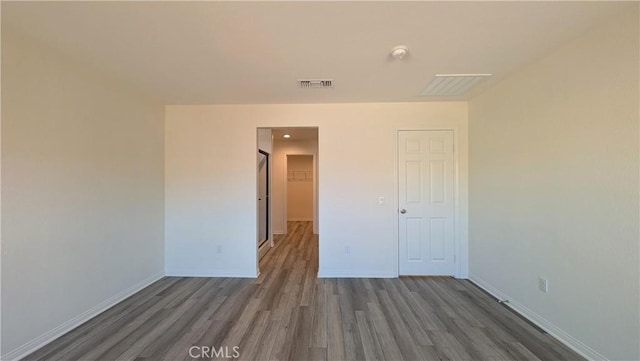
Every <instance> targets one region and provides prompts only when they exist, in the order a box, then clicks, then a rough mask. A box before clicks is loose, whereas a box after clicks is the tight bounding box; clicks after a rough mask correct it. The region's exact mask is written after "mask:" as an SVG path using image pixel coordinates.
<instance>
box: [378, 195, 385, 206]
mask: <svg viewBox="0 0 640 361" xmlns="http://www.w3.org/2000/svg"><path fill="white" fill-rule="evenodd" d="M378 205H380V206H381V205H384V197H380V198H378Z"/></svg>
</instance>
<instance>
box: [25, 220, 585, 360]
mask: <svg viewBox="0 0 640 361" xmlns="http://www.w3.org/2000/svg"><path fill="white" fill-rule="evenodd" d="M288 226H289V230H288V233H287V235H285V236H278V237H276V239H275V242H276V245H275V247H274V248H273V249H271V250H270V251H269V252H268V253H267V255H265V256H264V258H263V260H262V261H261V263H260V268H261V270H262V273H261V275H260V276H259V277H258V278H257V279H239V278H178V277H165V278H163V279H162V280H160V281H158V282H156V283H154V284H153V285H151V286H149V287H147V288H146V289H144V290H142V291H141V292H139V293H137V294H135V295H134V296H132V297H130V298H129V299H127V300H125V301H123V302H122V303H120V304H118V305H116V306H115V307H113V308H111V309H109V310H108V311H106V312H104V313H102V314H100V315H99V316H97V317H95V318H94V319H92V320H90V321H89V322H87V323H85V324H84V325H82V326H80V327H78V328H77V329H75V330H73V331H72V332H70V333H68V334H66V335H64V336H63V337H61V338H59V339H58V340H56V341H54V342H53V343H51V344H49V345H47V346H45V347H44V348H42V349H41V350H39V351H37V352H35V353H34V354H32V355H30V356H28V357H27V358H25V360H42V361H44V360H47V361H49V360H116V359H118V360H161V359H162V360H172V361H173V360H191V359H209V358H211V357H208V355H209V353H207V354H206V355H205V353H204V351H206V350H208V349H205V347H208V348H215V349H216V350H217V351H220V350H223V351H224V352H225V353H226V354H225V353H222V351H220V352H221V353H220V354H218V355H219V356H220V355H222V357H223V358H224V356H225V355H227V356H233V352H234V347H235V346H237V347H238V349H237V350H238V351H239V358H240V359H241V360H365V359H366V360H579V359H581V358H580V357H579V356H578V355H576V354H575V353H573V352H572V351H570V350H569V349H567V348H566V347H565V346H563V345H561V344H560V343H558V342H557V341H556V340H554V339H553V338H552V337H551V336H549V335H547V334H546V333H544V332H541V331H540V330H538V329H537V328H535V327H533V326H531V325H530V324H529V323H527V322H526V321H523V320H522V319H521V318H519V317H518V316H516V315H515V314H513V313H512V312H510V311H508V310H507V309H506V308H505V307H503V306H501V305H499V304H498V303H497V302H496V301H495V300H494V299H492V298H490V297H488V296H487V295H486V294H485V293H483V292H482V291H480V290H479V289H478V288H477V287H475V286H474V285H472V284H471V283H470V282H468V281H464V280H455V279H452V278H442V277H433V278H432V277H402V278H399V279H317V278H316V275H317V269H318V236H317V235H313V233H312V231H311V222H289V225H288ZM194 346H195V348H194ZM221 348H222V349H221ZM190 353H191V354H190ZM203 356H207V357H203Z"/></svg>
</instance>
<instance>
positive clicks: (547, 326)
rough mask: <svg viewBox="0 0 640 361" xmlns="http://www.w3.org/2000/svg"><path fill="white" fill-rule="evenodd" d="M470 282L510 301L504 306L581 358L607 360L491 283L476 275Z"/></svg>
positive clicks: (471, 277) (499, 297) (470, 278)
mask: <svg viewBox="0 0 640 361" xmlns="http://www.w3.org/2000/svg"><path fill="white" fill-rule="evenodd" d="M469 280H470V281H471V282H473V283H474V284H476V285H477V286H478V287H480V288H482V289H483V290H485V291H487V292H488V293H489V294H491V295H492V296H494V297H496V298H497V299H499V300H509V302H508V303H504V305H506V306H507V307H509V308H511V309H513V310H514V311H516V312H517V313H519V314H520V315H522V316H523V317H525V318H526V319H528V320H529V321H531V322H533V323H534V324H535V325H536V326H538V327H540V328H541V329H543V330H545V331H546V332H547V333H548V334H550V335H551V336H553V337H555V338H556V339H557V340H558V341H560V342H562V343H563V344H565V345H566V346H567V347H569V348H570V349H572V350H573V351H575V352H577V353H578V354H579V355H580V356H582V357H584V358H586V359H587V360H607V358H606V357H605V356H604V355H602V354H600V353H599V352H597V351H596V350H594V349H592V348H591V347H589V346H588V345H586V344H585V343H583V342H582V341H580V340H578V339H576V338H575V337H573V336H571V335H570V334H569V333H567V332H566V331H564V330H563V329H561V328H560V327H558V326H556V325H555V324H553V322H551V321H549V320H547V319H545V318H544V317H542V316H540V315H539V314H537V313H535V312H534V311H533V310H531V309H529V308H528V307H527V306H525V305H523V304H521V303H519V302H518V301H516V300H514V299H513V298H511V297H509V295H507V294H506V293H504V292H502V291H500V290H499V289H497V288H496V287H494V286H492V285H491V284H490V283H488V282H486V281H485V280H483V279H482V278H480V277H477V276H475V275H469Z"/></svg>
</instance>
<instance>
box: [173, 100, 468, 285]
mask: <svg viewBox="0 0 640 361" xmlns="http://www.w3.org/2000/svg"><path fill="white" fill-rule="evenodd" d="M304 126H317V127H319V144H318V149H319V154H318V163H319V164H318V174H319V194H320V196H319V220H320V229H319V231H320V270H319V274H320V276H321V277H329V276H334V277H338V276H354V277H358V276H360V277H392V276H395V275H396V274H397V255H396V249H397V243H396V242H397V240H396V230H395V228H396V225H395V222H396V219H397V209H396V204H395V198H396V195H395V192H396V182H397V181H396V175H395V174H396V171H395V169H396V164H395V163H396V159H395V154H396V131H397V129H400V128H404V129H418V128H455V129H456V134H457V135H458V141H459V148H458V151H459V154H460V164H459V173H460V190H461V191H460V207H459V208H460V213H459V215H460V224H461V232H460V234H459V235H458V236H459V239H460V243H461V244H463V245H466V241H465V240H466V224H467V218H466V214H467V213H466V212H467V201H466V199H467V192H466V189H467V186H466V179H467V171H466V170H467V163H466V162H467V150H466V144H467V135H466V129H467V106H466V104H465V103H457V102H449V103H444V102H443V103H368V104H299V105H219V106H217V105H206V106H187V105H185V106H178V105H175V106H167V107H166V145H165V149H166V157H165V162H166V163H165V174H166V176H165V185H166V186H165V202H166V207H165V214H166V222H165V227H166V257H167V258H166V271H167V274H169V275H172V274H173V275H216V276H222V275H234V276H245V277H254V276H255V275H256V272H257V270H256V262H255V257H256V249H255V232H256V229H255V224H256V212H255V194H256V192H255V189H256V185H255V181H256V167H255V144H256V128H258V127H304ZM212 139H215V141H212ZM380 196H383V197H385V198H386V200H387V201H386V203H385V204H384V205H383V206H379V205H378V197H380ZM346 246H349V247H350V250H351V252H350V253H346V252H345V247H346ZM462 248H463V249H465V246H463V247H462ZM218 250H220V251H221V252H220V253H218ZM461 264H462V265H464V264H466V252H463V254H462V260H461ZM462 272H463V273H462V275H464V272H466V269H464V267H463V271H462Z"/></svg>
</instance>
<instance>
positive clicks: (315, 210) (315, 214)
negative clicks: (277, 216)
mask: <svg viewBox="0 0 640 361" xmlns="http://www.w3.org/2000/svg"><path fill="white" fill-rule="evenodd" d="M290 155H306V156H311V157H312V159H313V160H312V161H313V194H312V197H313V205H312V207H313V210H312V220H311V224H312V228H313V233H314V234H318V227H319V225H318V223H319V222H318V221H319V219H318V165H317V163H316V154H315V153H298V152H294V153H285V154H284V175H283V179H284V191H283V192H282V194H283V198H284V199H283V202H282V203H283V207H282V208H283V212H282V215H283V218H284V223H285V224H284V230H285V233H287V231H288V222H289V214H288V210H287V203H288V201H289V198H288V196H289V182H288V176H289V173H288V171H289V156H290Z"/></svg>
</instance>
